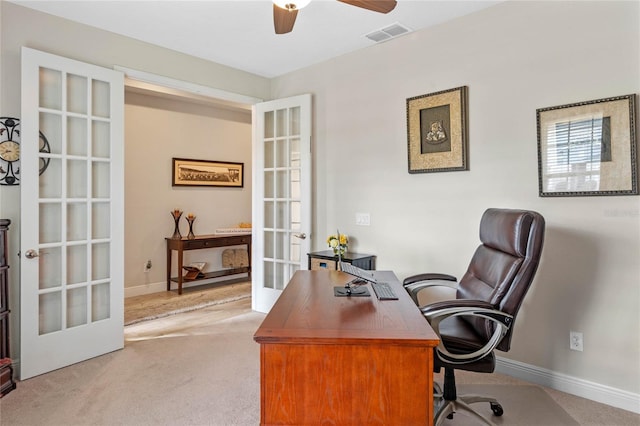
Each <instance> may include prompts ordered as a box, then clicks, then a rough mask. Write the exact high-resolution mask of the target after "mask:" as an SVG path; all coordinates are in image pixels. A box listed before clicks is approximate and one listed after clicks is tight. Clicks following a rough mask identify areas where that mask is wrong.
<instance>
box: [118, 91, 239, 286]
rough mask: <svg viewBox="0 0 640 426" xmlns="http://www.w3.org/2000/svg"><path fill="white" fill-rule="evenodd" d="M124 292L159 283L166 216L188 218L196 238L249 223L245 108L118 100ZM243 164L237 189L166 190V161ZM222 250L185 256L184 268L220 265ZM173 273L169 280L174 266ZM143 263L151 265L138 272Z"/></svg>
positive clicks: (168, 231)
mask: <svg viewBox="0 0 640 426" xmlns="http://www.w3.org/2000/svg"><path fill="white" fill-rule="evenodd" d="M125 104H126V105H125V159H126V165H125V182H126V188H125V217H126V221H125V276H124V278H125V292H126V294H128V295H136V294H142V293H149V292H153V291H161V290H162V289H164V288H165V283H166V269H165V265H166V245H165V240H164V237H170V236H171V235H172V233H173V228H174V221H173V218H172V217H171V215H170V212H171V211H173V210H174V209H180V210H182V211H183V212H184V214H183V217H182V219H181V220H180V231H181V233H182V235H183V236H186V235H187V233H188V229H189V228H188V225H187V222H186V220H185V218H184V217H185V216H186V215H187V214H188V213H193V214H195V215H196V220H195V222H194V232H195V234H196V235H205V234H213V233H215V230H216V229H217V228H230V227H234V226H237V225H238V223H240V222H251V111H250V110H244V111H237V110H229V109H221V108H218V107H215V106H207V105H203V104H202V103H193V102H190V101H189V100H178V99H166V98H160V97H157V96H149V95H143V94H138V93H130V92H127V93H126V97H125ZM174 157H175V158H193V159H200V160H211V161H229V162H238V163H244V187H243V188H225V187H178V186H176V187H173V186H171V182H172V158H174ZM221 252H222V249H210V250H197V251H192V252H185V260H184V261H185V264H188V263H189V262H195V261H203V262H207V263H208V264H207V266H206V268H205V271H209V270H216V269H220V268H221V267H222V262H221V259H220V256H221ZM173 257H174V262H173V263H174V270H173V274H172V276H176V274H177V270H176V266H175V264H176V262H175V258H176V257H177V256H176V255H174V256H173ZM147 260H151V263H152V265H153V266H152V268H151V270H150V271H149V272H147V273H145V272H143V269H144V268H143V265H144V263H145V262H146V261H147Z"/></svg>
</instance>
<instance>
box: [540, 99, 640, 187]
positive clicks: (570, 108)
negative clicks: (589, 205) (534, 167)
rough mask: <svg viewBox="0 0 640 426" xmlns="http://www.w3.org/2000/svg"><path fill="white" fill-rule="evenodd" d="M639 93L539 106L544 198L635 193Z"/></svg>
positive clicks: (541, 177) (541, 181)
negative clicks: (546, 106) (636, 110)
mask: <svg viewBox="0 0 640 426" xmlns="http://www.w3.org/2000/svg"><path fill="white" fill-rule="evenodd" d="M635 117H636V112H635V94H632V95H626V96H618V97H614V98H606V99H598V100H595V101H587V102H579V103H575V104H569V105H560V106H554V107H549V108H541V109H538V110H536V121H537V124H538V186H539V192H540V196H541V197H567V196H590V195H637V194H638V183H637V171H638V163H637V157H636V131H635Z"/></svg>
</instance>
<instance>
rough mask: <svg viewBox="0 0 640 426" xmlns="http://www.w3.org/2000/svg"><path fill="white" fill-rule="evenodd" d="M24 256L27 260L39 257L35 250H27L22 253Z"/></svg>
mask: <svg viewBox="0 0 640 426" xmlns="http://www.w3.org/2000/svg"><path fill="white" fill-rule="evenodd" d="M24 256H25V257H26V258H27V259H35V258H36V257H38V256H39V255H38V252H37V251H36V250H34V249H29V250H27V251H26V252H25V253H24Z"/></svg>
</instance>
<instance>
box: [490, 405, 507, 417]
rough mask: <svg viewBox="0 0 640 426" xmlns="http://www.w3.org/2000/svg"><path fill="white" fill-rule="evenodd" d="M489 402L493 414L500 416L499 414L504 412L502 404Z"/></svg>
mask: <svg viewBox="0 0 640 426" xmlns="http://www.w3.org/2000/svg"><path fill="white" fill-rule="evenodd" d="M490 404H491V411H493V414H494V415H495V416H497V417H500V416H501V415H503V414H504V410H503V409H502V405H500V404H498V403H496V402H490Z"/></svg>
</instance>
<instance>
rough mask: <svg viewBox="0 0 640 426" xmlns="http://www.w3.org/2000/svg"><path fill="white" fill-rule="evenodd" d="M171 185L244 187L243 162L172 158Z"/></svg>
mask: <svg viewBox="0 0 640 426" xmlns="http://www.w3.org/2000/svg"><path fill="white" fill-rule="evenodd" d="M172 176H173V179H172V182H171V185H172V186H226V187H232V188H242V187H244V163H230V162H226V161H207V160H192V159H188V158H174V159H173V172H172Z"/></svg>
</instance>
